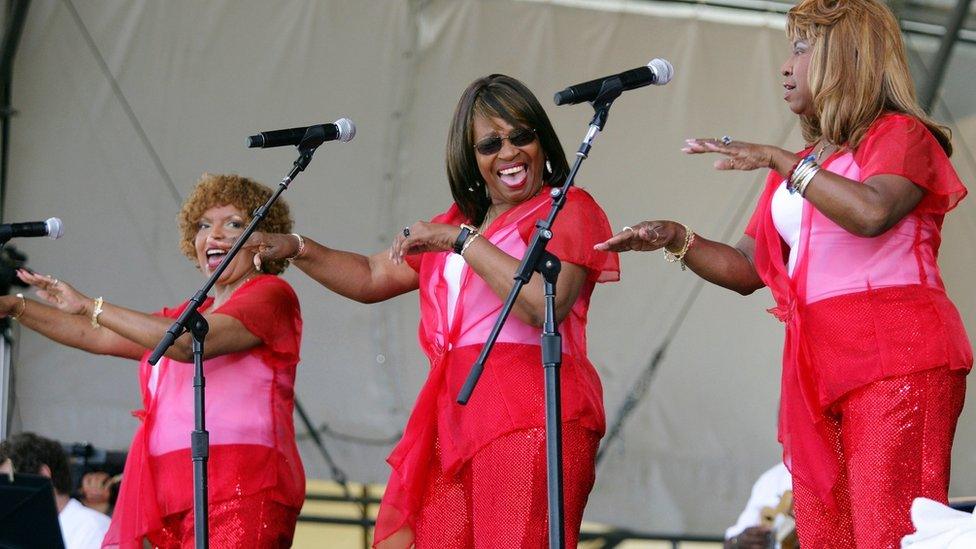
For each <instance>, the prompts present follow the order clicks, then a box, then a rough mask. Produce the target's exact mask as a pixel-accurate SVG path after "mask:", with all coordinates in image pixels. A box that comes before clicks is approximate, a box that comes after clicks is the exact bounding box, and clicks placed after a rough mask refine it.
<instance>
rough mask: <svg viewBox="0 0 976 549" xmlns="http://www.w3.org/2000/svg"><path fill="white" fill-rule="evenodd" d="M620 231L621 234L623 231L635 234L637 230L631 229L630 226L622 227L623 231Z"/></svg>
mask: <svg viewBox="0 0 976 549" xmlns="http://www.w3.org/2000/svg"><path fill="white" fill-rule="evenodd" d="M620 230H621V232H623V231H630V232H632V233H634V234H637V229H635V228H633V227H631V226H630V225H627V226H626V227H624V228H623V229H620Z"/></svg>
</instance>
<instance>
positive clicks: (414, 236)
mask: <svg viewBox="0 0 976 549" xmlns="http://www.w3.org/2000/svg"><path fill="white" fill-rule="evenodd" d="M460 232H461V228H460V227H458V226H457V225H447V224H444V223H427V222H424V221H417V222H416V223H414V224H413V225H409V226H406V227H404V228H403V229H402V230H401V231H400V232H399V233H397V235H396V236H395V237H393V245H392V246H390V259H392V260H393V262H394V263H396V264H397V265H399V264H400V263H403V257H404V256H406V255H410V254H421V253H424V252H446V251H450V250H453V249H454V241H455V240H457V237H458V234H460Z"/></svg>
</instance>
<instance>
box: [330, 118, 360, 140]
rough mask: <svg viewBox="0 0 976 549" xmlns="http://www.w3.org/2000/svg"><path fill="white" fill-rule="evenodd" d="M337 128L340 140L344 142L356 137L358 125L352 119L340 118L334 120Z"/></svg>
mask: <svg viewBox="0 0 976 549" xmlns="http://www.w3.org/2000/svg"><path fill="white" fill-rule="evenodd" d="M334 124H335V126H336V129H337V130H338V131H339V141H340V142H342V143H348V142H350V141H352V138H353V137H356V125H355V124H353V123H352V120H349V119H348V118H340V119H338V120H336V121H335V122H334Z"/></svg>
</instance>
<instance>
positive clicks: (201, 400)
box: [189, 312, 210, 549]
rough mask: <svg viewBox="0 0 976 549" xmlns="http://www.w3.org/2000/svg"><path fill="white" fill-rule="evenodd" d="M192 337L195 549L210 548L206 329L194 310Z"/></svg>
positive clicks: (191, 323) (203, 321)
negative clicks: (205, 358) (204, 373)
mask: <svg viewBox="0 0 976 549" xmlns="http://www.w3.org/2000/svg"><path fill="white" fill-rule="evenodd" d="M189 330H190V335H191V336H192V338H193V426H194V429H193V432H192V433H190V458H191V459H192V460H193V540H194V545H195V547H197V548H198V549H207V548H208V547H210V535H209V532H210V527H209V524H210V507H209V505H207V497H208V494H207V487H208V482H207V478H208V477H207V463H208V462H209V460H210V433H208V432H207V414H206V409H205V408H206V385H207V381H206V379H205V378H204V376H203V342H204V340H205V339H206V338H207V332H208V331H210V325H209V324H208V323H207V319H205V318H203V315H201V314H200V313H198V312H197V313H194V315H193V316H192V317H191V320H190V325H189Z"/></svg>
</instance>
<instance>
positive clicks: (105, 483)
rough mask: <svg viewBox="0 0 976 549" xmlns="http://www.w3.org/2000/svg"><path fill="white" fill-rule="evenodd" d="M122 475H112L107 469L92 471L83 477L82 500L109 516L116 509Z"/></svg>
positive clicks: (87, 505)
mask: <svg viewBox="0 0 976 549" xmlns="http://www.w3.org/2000/svg"><path fill="white" fill-rule="evenodd" d="M121 482H122V475H115V476H111V475H109V474H108V473H106V472H105V471H92V472H90V473H85V476H83V477H81V490H80V492H81V502H82V503H84V504H85V506H86V507H90V508H92V509H94V510H96V511H99V512H101V513H105V514H106V515H108V516H112V511H114V510H115V501H116V500H117V499H118V498H119V484H120V483H121Z"/></svg>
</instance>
